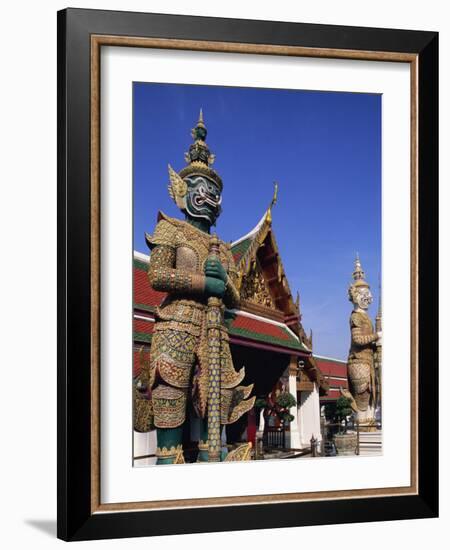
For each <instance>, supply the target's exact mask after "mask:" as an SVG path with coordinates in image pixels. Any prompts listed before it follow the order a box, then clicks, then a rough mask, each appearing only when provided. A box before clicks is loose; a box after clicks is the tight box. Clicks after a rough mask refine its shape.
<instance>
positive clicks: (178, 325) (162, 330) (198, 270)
mask: <svg viewBox="0 0 450 550" xmlns="http://www.w3.org/2000/svg"><path fill="white" fill-rule="evenodd" d="M209 240H210V236H209V235H208V234H206V233H204V232H202V231H201V230H199V229H197V228H195V227H193V226H191V225H190V224H188V223H187V222H185V221H181V220H177V219H174V218H169V217H168V216H165V215H164V214H160V221H159V222H158V224H157V226H156V229H155V232H154V234H153V236H148V237H147V242H148V244H149V246H150V247H151V249H152V253H151V256H150V264H149V270H148V277H149V281H150V284H151V285H152V286H153V288H154V289H155V290H158V291H163V292H167V293H168V295H167V297H166V299H165V300H164V302H163V303H162V304H161V306H160V307H159V308H158V309H157V312H156V316H155V317H156V326H155V333H154V336H153V340H152V345H151V349H150V364H149V369H148V372H147V375H146V377H147V380H145V374H143V376H141V381H142V382H144V383H147V384H148V386H149V388H150V389H151V399H152V402H153V414H154V425H155V426H156V427H157V428H175V427H177V426H180V425H181V424H183V423H184V421H185V415H186V401H187V398H188V391H189V389H190V397H191V398H192V401H193V405H194V408H195V410H196V412H197V414H198V415H199V416H200V417H202V418H204V417H205V414H206V411H207V395H208V346H207V334H206V313H207V300H206V298H205V296H204V285H205V275H204V272H203V266H204V263H205V261H206V259H207V257H208V250H209V248H208V246H209ZM220 261H221V263H222V265H223V266H224V268H225V269H226V271H227V275H228V277H227V285H226V292H225V296H224V298H223V302H224V305H225V306H226V307H228V308H233V307H236V306H237V304H238V303H239V294H238V291H237V289H236V282H237V277H238V275H237V272H236V269H235V265H234V260H233V256H232V255H231V252H230V248H229V246H228V245H226V244H225V243H223V242H220ZM220 365H221V370H220V372H221V374H220V377H221V379H220V391H221V400H220V403H221V411H220V412H221V424H231V423H233V422H235V421H236V420H237V419H238V418H239V417H240V416H241V415H242V414H244V413H245V412H247V411H248V410H249V409H250V408H251V407H252V406H253V401H254V400H253V399H251V400H247V401H246V400H245V399H246V397H248V395H249V394H250V391H251V389H252V387H251V386H248V387H243V386H239V384H240V383H241V382H242V380H243V378H244V375H245V372H244V369H241V370H240V371H239V372H236V371H235V370H234V367H233V362H232V358H231V352H230V347H229V343H228V332H227V329H226V326H225V325H224V324H222V327H221V330H220Z"/></svg>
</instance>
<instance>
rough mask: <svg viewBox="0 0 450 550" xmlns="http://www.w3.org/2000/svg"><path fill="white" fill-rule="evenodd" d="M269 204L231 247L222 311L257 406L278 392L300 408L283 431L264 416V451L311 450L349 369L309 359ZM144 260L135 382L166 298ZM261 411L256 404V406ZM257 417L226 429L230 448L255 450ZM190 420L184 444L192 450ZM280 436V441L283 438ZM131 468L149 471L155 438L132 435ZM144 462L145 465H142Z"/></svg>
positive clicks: (139, 258)
mask: <svg viewBox="0 0 450 550" xmlns="http://www.w3.org/2000/svg"><path fill="white" fill-rule="evenodd" d="M273 203H274V201H272V203H271V205H270V207H269V208H268V209H267V211H266V212H265V213H264V215H263V216H262V218H261V220H260V221H259V223H258V224H257V225H256V226H255V227H254V229H252V231H250V232H249V233H248V234H247V235H245V236H243V237H241V238H240V239H238V240H236V241H235V242H233V243H232V244H231V251H232V254H233V257H234V260H235V262H236V265H237V268H238V271H239V273H240V274H241V277H242V280H241V286H240V297H241V300H240V305H239V308H238V309H235V310H231V311H227V312H226V319H227V324H228V331H229V341H230V347H231V352H232V356H233V363H234V366H235V368H236V370H238V369H240V368H241V367H242V366H245V373H246V376H245V380H244V382H245V383H248V384H254V389H253V395H256V396H257V399H261V398H262V399H264V398H265V399H267V398H269V399H272V398H273V397H274V396H276V395H277V394H279V393H280V392H289V393H290V394H292V395H293V396H294V397H295V399H296V401H297V405H296V406H295V407H292V408H291V409H290V410H289V412H290V414H291V415H292V416H293V419H292V421H291V422H290V423H286V424H285V425H284V426H283V428H281V427H280V422H279V421H278V420H277V419H276V418H271V417H270V415H269V416H265V422H266V423H267V426H266V427H265V430H264V434H265V437H266V439H267V441H266V444H269V445H272V446H280V447H283V448H285V449H291V450H302V449H305V448H309V447H310V445H311V438H312V437H314V438H316V439H317V441H318V442H320V440H321V424H320V422H321V418H320V415H321V413H320V406H321V403H323V402H324V401H326V400H335V399H337V397H338V392H339V387H340V386H341V385H344V384H346V376H347V373H346V364H345V362H342V361H338V360H335V359H328V358H324V357H320V356H314V355H313V352H312V335H311V334H310V335H309V336H308V335H307V334H306V333H305V331H304V329H303V326H302V315H301V311H300V304H299V298H298V295H297V298H296V299H294V298H293V295H292V293H291V290H290V288H289V283H288V280H287V277H286V274H285V271H284V268H283V263H282V259H281V256H280V253H279V249H278V246H277V242H276V239H275V234H274V230H273V227H272V206H273ZM148 262H149V256H147V255H145V254H142V253H140V252H135V253H134V320H133V322H134V329H133V335H134V336H133V338H134V375H135V376H136V375H137V374H138V373H139V370H140V365H141V363H142V361H145V360H148V352H149V347H150V342H151V338H152V334H153V329H154V313H155V309H156V307H157V306H159V305H160V304H161V302H162V300H163V299H164V297H165V294H164V293H162V292H156V291H155V290H153V289H152V287H151V286H150V284H149V281H148V277H147V270H148ZM257 403H258V401H257ZM263 418H264V416H263V414H262V411H261V410H260V409H258V408H256V407H255V408H253V409H252V410H251V411H249V413H248V414H246V415H244V416H243V417H242V419H240V421H238V422H236V423H235V424H233V425H230V426H228V427H227V439H228V441H230V440H231V441H251V442H252V443H253V445H255V444H256V439H257V433H258V429H261V425H262V421H263ZM195 431H196V430H195V419H193V418H192V422H191V430H190V432H191V433H189V434H186V439H185V443H186V446H189V443H190V442H195V440H196V439H198V435H196V433H195ZM281 432H282V436H283V437H282V440H280V433H281ZM134 441H135V445H134V447H135V451H134V459H135V465H138V466H139V465H148V464H152V463H153V459H152V458H151V457H150V458H149V455H152V454H153V453H154V448H155V445H156V442H155V441H156V438H155V434H154V433H152V432H149V433H138V432H135V440H134ZM139 457H142V458H139Z"/></svg>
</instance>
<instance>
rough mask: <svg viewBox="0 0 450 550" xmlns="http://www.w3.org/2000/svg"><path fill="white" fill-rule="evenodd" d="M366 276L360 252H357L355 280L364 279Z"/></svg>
mask: <svg viewBox="0 0 450 550" xmlns="http://www.w3.org/2000/svg"><path fill="white" fill-rule="evenodd" d="M364 277H365V273H364V271H363V268H362V267H361V261H360V259H359V254H358V252H357V253H356V258H355V270H354V271H353V279H354V280H355V281H360V280H364Z"/></svg>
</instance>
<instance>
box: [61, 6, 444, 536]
mask: <svg viewBox="0 0 450 550" xmlns="http://www.w3.org/2000/svg"><path fill="white" fill-rule="evenodd" d="M437 67H438V36H437V33H433V32H422V31H406V30H388V29H372V28H354V27H340V26H326V25H311V24H299V23H275V22H269V21H249V20H248V21H247V20H231V19H216V18H203V17H188V16H171V15H156V14H146V13H128V12H109V11H97V10H79V9H67V10H64V11H62V12H59V13H58V143H59V150H58V193H59V195H58V207H59V226H58V240H59V258H58V265H59V289H58V293H59V322H58V330H59V338H58V341H59V349H58V356H59V364H58V536H59V537H60V538H62V539H64V540H85V539H96V538H113V537H130V536H148V535H160V534H170V533H173V534H175V533H193V532H205V531H225V530H240V529H255V528H271V527H286V526H299V525H317V524H326V523H343V522H362V521H376V520H390V519H407V518H424V517H434V516H436V515H437V513H438V489H437V487H438V482H437V479H438V454H437V449H438V436H437V433H438V417H437V410H438V403H437V395H438V393H437V382H438V372H437V369H438V362H437V350H438V346H437V337H438V336H437V335H438V330H437V318H438V316H437V309H438V301H437V151H438V147H437V139H438V133H437V128H438V125H437V113H438V97H437V93H438V92H437V78H438V69H437Z"/></svg>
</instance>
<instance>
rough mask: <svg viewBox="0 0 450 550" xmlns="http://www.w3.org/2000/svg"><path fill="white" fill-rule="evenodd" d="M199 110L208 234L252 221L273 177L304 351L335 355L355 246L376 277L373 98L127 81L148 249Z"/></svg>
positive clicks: (377, 147)
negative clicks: (216, 182)
mask: <svg viewBox="0 0 450 550" xmlns="http://www.w3.org/2000/svg"><path fill="white" fill-rule="evenodd" d="M200 107H202V108H203V113H204V119H205V124H206V126H207V129H208V137H207V142H208V145H209V147H210V149H211V151H212V152H213V153H215V154H216V162H215V164H214V168H215V169H216V171H217V172H218V173H219V174H220V175H221V177H222V180H223V182H224V191H223V203H222V206H223V213H222V215H221V217H220V218H219V220H218V222H217V233H218V235H219V236H220V237H221V238H222V239H223V240H226V241H232V240H236V239H238V238H239V237H241V236H242V235H244V234H245V233H247V232H248V231H249V230H250V229H252V228H253V227H254V226H255V225H256V223H257V222H258V221H259V219H260V218H261V216H262V214H263V213H264V211H265V210H266V208H267V206H268V204H269V202H270V200H271V198H272V193H273V182H274V181H277V182H278V185H279V191H278V203H277V205H276V206H275V208H274V210H273V228H274V232H275V236H276V239H277V243H278V247H279V249H280V252H281V255H282V260H283V264H284V268H285V271H286V275H287V278H288V280H289V284H290V287H291V291H292V293H293V295H294V296H295V293H296V291H297V290H298V291H299V292H300V303H301V312H302V315H303V319H302V322H303V325H304V327H305V329H306V330H307V331H309V329H310V328H312V330H313V334H314V352H315V353H317V354H319V355H325V356H331V357H336V358H340V359H346V357H347V353H348V348H349V341H350V335H349V324H348V319H349V315H350V312H351V303H350V302H349V301H348V298H347V288H348V285H349V283H350V281H351V274H352V271H353V262H354V257H355V253H356V252H357V251H358V252H359V254H360V258H361V262H362V265H363V268H364V270H365V272H366V276H367V279H368V281H369V283H370V284H371V285H372V292H373V294H374V303H373V304H372V306H371V310H370V314H371V315H372V317H374V316H375V313H376V309H377V301H378V280H379V276H380V275H381V96H379V95H374V94H355V93H341V92H339V93H334V92H311V91H302V90H272V89H256V88H227V87H213V86H192V85H178V84H153V83H134V85H133V122H134V129H133V138H134V144H133V147H134V156H133V162H134V165H133V168H134V248H135V250H138V251H140V252H144V253H148V249H147V247H146V244H145V241H144V232H145V231H147V232H149V233H151V232H152V231H153V228H154V226H155V223H156V216H157V213H158V210H162V211H163V212H165V213H167V214H168V215H170V216H175V217H182V214H181V213H180V212H179V210H178V209H177V207H176V206H175V204H174V203H173V202H172V200H171V199H170V197H169V195H168V192H167V183H168V174H167V164H168V163H170V164H171V165H172V167H173V168H174V169H175V170H176V171H179V170H180V169H181V168H182V167H183V166H185V162H184V158H183V156H184V152H185V151H187V150H188V148H189V145H190V143H192V138H191V136H190V130H191V128H192V127H193V126H194V125H195V123H196V121H197V119H198V113H199V109H200Z"/></svg>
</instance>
